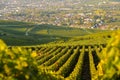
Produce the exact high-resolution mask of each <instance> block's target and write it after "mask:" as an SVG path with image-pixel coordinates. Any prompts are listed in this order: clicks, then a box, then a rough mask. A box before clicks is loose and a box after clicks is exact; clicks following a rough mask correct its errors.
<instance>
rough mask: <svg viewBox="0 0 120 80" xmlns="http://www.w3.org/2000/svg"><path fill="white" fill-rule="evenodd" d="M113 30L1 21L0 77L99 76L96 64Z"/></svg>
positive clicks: (89, 79) (63, 79)
mask: <svg viewBox="0 0 120 80" xmlns="http://www.w3.org/2000/svg"><path fill="white" fill-rule="evenodd" d="M113 32H115V31H110V30H99V29H84V28H82V29H81V28H69V27H66V26H63V27H60V26H53V25H45V24H44V25H37V24H33V23H25V22H17V21H15V22H14V21H1V23H0V38H1V39H2V40H4V41H5V43H6V44H7V45H8V46H6V45H5V44H4V43H3V42H2V41H0V44H1V45H0V55H1V56H0V57H1V62H0V65H2V66H1V68H3V69H0V79H2V80H4V79H9V80H12V79H17V80H20V79H24V80H99V79H102V78H103V77H102V78H101V77H100V75H101V74H103V72H102V70H101V68H99V67H100V66H98V64H100V61H101V60H102V58H101V57H102V56H103V55H102V53H101V52H102V51H103V50H104V48H106V46H107V45H108V44H107V43H108V40H110V39H111V37H112V33H113ZM118 50H119V49H118ZM4 53H5V54H4ZM3 54H4V55H3ZM5 64H6V65H5ZM118 69H119V68H118ZM19 72H21V73H19ZM24 72H26V73H24ZM16 75H17V76H16ZM116 76H117V77H114V76H113V77H112V78H113V79H115V80H117V79H119V75H116ZM105 79H106V78H105Z"/></svg>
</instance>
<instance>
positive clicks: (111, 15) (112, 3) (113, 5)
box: [0, 0, 120, 30]
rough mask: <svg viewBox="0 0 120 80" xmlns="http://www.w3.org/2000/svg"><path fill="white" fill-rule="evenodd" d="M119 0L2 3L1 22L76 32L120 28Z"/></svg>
mask: <svg viewBox="0 0 120 80" xmlns="http://www.w3.org/2000/svg"><path fill="white" fill-rule="evenodd" d="M119 13H120V1H119V0H0V20H15V21H24V22H33V23H36V24H51V25H57V26H68V27H76V28H91V29H94V28H95V29H96V28H98V29H102V30H105V29H110V30H116V29H119V28H120V14H119Z"/></svg>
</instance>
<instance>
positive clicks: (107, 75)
mask: <svg viewBox="0 0 120 80" xmlns="http://www.w3.org/2000/svg"><path fill="white" fill-rule="evenodd" d="M98 73H99V79H100V80H118V79H120V31H116V32H115V33H113V35H112V39H111V40H110V42H109V43H108V45H107V47H106V48H105V49H104V50H103V52H102V56H101V61H100V63H99V64H98Z"/></svg>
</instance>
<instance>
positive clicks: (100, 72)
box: [97, 63, 103, 76]
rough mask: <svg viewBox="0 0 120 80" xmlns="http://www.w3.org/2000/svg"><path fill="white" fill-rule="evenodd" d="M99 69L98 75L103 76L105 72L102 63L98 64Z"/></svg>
mask: <svg viewBox="0 0 120 80" xmlns="http://www.w3.org/2000/svg"><path fill="white" fill-rule="evenodd" d="M97 68H98V75H99V76H102V75H103V70H102V66H101V63H99V64H98V66H97Z"/></svg>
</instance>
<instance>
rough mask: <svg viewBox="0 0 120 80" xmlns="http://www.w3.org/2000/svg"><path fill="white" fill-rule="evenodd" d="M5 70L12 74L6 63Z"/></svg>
mask: <svg viewBox="0 0 120 80" xmlns="http://www.w3.org/2000/svg"><path fill="white" fill-rule="evenodd" d="M4 70H5V72H6V73H7V74H10V68H9V67H8V66H7V65H6V64H5V65H4Z"/></svg>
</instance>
